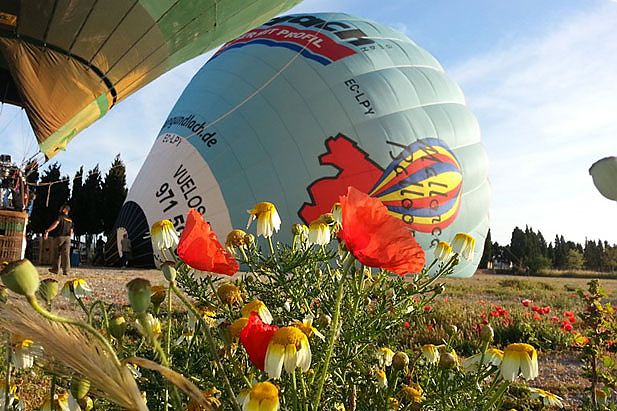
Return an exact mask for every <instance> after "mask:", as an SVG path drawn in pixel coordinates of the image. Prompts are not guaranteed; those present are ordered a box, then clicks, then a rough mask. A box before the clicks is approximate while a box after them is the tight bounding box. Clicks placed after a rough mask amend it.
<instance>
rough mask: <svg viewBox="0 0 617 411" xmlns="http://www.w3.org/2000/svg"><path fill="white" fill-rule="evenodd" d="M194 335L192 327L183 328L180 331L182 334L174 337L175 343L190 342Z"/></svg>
mask: <svg viewBox="0 0 617 411" xmlns="http://www.w3.org/2000/svg"><path fill="white" fill-rule="evenodd" d="M194 336H195V330H194V329H191V328H190V327H188V328H185V329H184V331H182V334H180V336H179V337H178V338H176V345H180V344H182V343H183V342H185V341H186V342H190V341H191V340H192V339H193V337H194Z"/></svg>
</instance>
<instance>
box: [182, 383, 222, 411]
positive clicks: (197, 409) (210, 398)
mask: <svg viewBox="0 0 617 411" xmlns="http://www.w3.org/2000/svg"><path fill="white" fill-rule="evenodd" d="M220 393H221V392H220V391H219V390H218V389H216V388H211V389H209V390H206V391H203V392H202V393H201V394H202V396H203V397H202V400H204V401H205V403H206V404H208V405H209V406H210V408H204V407H202V406H201V405H199V403H198V402H197V401H196V400H195V399H193V398H191V400H190V401H189V403H188V404H187V405H186V411H204V410H211V409H214V410H217V409H219V408H221V401H220V400H219V399H218V398H217V397H216V396H217V395H218V394H220Z"/></svg>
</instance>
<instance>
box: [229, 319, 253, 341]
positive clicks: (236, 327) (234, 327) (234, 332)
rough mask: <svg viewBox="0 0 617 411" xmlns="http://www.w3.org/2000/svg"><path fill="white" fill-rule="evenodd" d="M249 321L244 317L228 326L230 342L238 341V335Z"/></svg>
mask: <svg viewBox="0 0 617 411" xmlns="http://www.w3.org/2000/svg"><path fill="white" fill-rule="evenodd" d="M248 321H249V319H248V318H246V317H242V318H238V319H237V320H235V321H234V322H233V323H231V325H230V326H229V335H230V336H231V340H232V341H238V340H239V339H240V333H241V332H242V330H243V329H244V327H246V324H247V323H248Z"/></svg>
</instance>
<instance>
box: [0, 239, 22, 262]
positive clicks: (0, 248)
mask: <svg viewBox="0 0 617 411" xmlns="http://www.w3.org/2000/svg"><path fill="white" fill-rule="evenodd" d="M23 245H24V236H23V235H13V236H7V235H1V236H0V261H14V260H19V259H21V258H22V257H23V254H22V251H23Z"/></svg>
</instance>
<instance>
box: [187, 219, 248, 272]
mask: <svg viewBox="0 0 617 411" xmlns="http://www.w3.org/2000/svg"><path fill="white" fill-rule="evenodd" d="M178 256H179V257H180V258H181V259H182V261H184V262H185V263H186V264H188V265H189V266H191V267H192V268H194V269H196V270H201V271H209V272H213V273H218V274H226V275H233V274H235V273H236V272H237V271H238V270H239V269H240V267H239V266H238V263H237V262H236V260H235V259H234V258H233V256H232V255H231V254H230V253H229V251H227V249H225V247H223V245H222V244H221V243H220V242H219V240H218V238H217V237H216V233H215V232H214V231H212V228H211V227H210V224H208V223H207V222H205V221H204V219H203V217H202V216H201V214H199V213H198V212H197V211H195V210H193V209H190V210H189V213H188V215H187V218H186V225H185V227H184V230H183V231H182V234H181V235H180V242H179V243H178Z"/></svg>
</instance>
